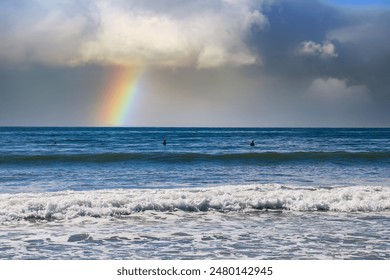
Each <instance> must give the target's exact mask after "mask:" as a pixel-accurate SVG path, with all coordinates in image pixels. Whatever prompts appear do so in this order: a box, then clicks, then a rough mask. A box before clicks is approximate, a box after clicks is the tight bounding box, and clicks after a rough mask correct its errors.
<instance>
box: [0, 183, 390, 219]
mask: <svg viewBox="0 0 390 280" xmlns="http://www.w3.org/2000/svg"><path fill="white" fill-rule="evenodd" d="M260 210H263V211H265V210H279V211H334V212H389V211H390V188H388V187H379V186H378V187H373V186H361V187H333V188H308V187H294V186H282V185H241V186H223V187H212V188H196V189H164V190H150V189H145V190H142V189H137V190H134V189H133V190H125V189H117V190H98V191H80V192H76V191H63V192H54V193H35V194H1V195H0V222H10V221H18V220H53V219H54V220H58V219H60V220H63V219H74V218H77V217H85V216H87V217H95V218H106V217H118V218H121V217H126V216H129V215H132V214H133V213H140V212H141V213H142V212H144V211H156V212H174V211H186V212H199V211H202V212H208V211H219V212H227V213H228V212H232V211H234V212H240V211H260Z"/></svg>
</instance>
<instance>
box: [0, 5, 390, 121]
mask: <svg viewBox="0 0 390 280" xmlns="http://www.w3.org/2000/svg"><path fill="white" fill-rule="evenodd" d="M389 30H390V1H385V0H382V1H380V0H376V1H365V0H360V1H359V0H356V1H352V0H294V1H291V0H209V1H203V0H160V1H144V0H126V1H125V0H117V1H106V0H81V1H76V0H68V1H67V0H50V1H45V0H19V1H14V0H2V1H0V126H167V127H171V126H206V127H237V126H238V127H390V109H389V108H390V76H389V75H390V74H389V73H390V36H389Z"/></svg>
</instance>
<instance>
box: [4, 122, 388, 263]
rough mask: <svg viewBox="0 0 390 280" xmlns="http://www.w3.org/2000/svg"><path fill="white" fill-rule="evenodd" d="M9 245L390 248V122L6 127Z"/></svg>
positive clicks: (151, 253) (150, 249)
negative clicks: (324, 125)
mask: <svg viewBox="0 0 390 280" xmlns="http://www.w3.org/2000/svg"><path fill="white" fill-rule="evenodd" d="M164 139H166V142H167V143H166V145H163V143H162V142H163V140H164ZM251 141H255V146H250V142H251ZM0 259H141V260H142V259H282V260H290V259H332V260H333V259H390V129H388V128H375V129H374V128H371V129H368V128H367V129H360V128H47V127H0Z"/></svg>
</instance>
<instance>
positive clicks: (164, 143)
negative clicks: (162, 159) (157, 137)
mask: <svg viewBox="0 0 390 280" xmlns="http://www.w3.org/2000/svg"><path fill="white" fill-rule="evenodd" d="M162 143H163V145H164V146H166V145H167V140H166V139H165V138H164V140H163V142H162Z"/></svg>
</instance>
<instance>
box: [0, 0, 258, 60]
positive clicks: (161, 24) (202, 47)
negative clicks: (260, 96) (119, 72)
mask: <svg viewBox="0 0 390 280" xmlns="http://www.w3.org/2000/svg"><path fill="white" fill-rule="evenodd" d="M252 2H253V1H249V0H248V1H233V0H213V1H208V2H207V5H206V4H205V2H204V1H191V4H189V3H190V2H187V1H184V2H177V1H156V3H155V2H147V3H146V2H145V1H104V0H95V1H89V0H86V1H81V2H79V1H54V2H52V1H40V0H32V1H28V2H25V1H23V4H22V5H23V7H24V8H22V9H20V8H19V6H18V5H15V4H12V2H9V1H5V3H3V4H2V6H3V7H2V9H1V11H2V12H0V17H2V18H3V20H2V22H1V26H0V29H1V33H0V34H1V35H0V57H3V58H6V59H8V60H10V61H14V62H19V63H23V62H38V63H43V64H47V65H70V66H72V65H73V66H74V65H80V64H84V63H101V64H124V65H145V64H146V65H157V66H175V67H176V66H188V65H195V66H197V67H198V68H209V67H219V66H222V65H225V64H232V65H245V64H252V63H256V62H258V61H259V57H258V56H255V55H254V54H253V53H251V51H250V49H249V48H248V47H247V46H246V44H245V42H244V41H243V39H244V36H245V34H246V32H247V31H248V30H249V29H250V28H251V27H252V26H253V25H257V26H258V27H259V28H262V27H263V26H265V25H266V18H265V17H264V16H263V14H262V13H261V12H260V11H259V10H255V9H253V3H252ZM79 3H81V4H80V6H81V9H79V10H77V9H76V8H75V7H78V6H79ZM179 3H180V4H179ZM173 4H175V5H173ZM169 7H174V8H172V10H170V9H169Z"/></svg>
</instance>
